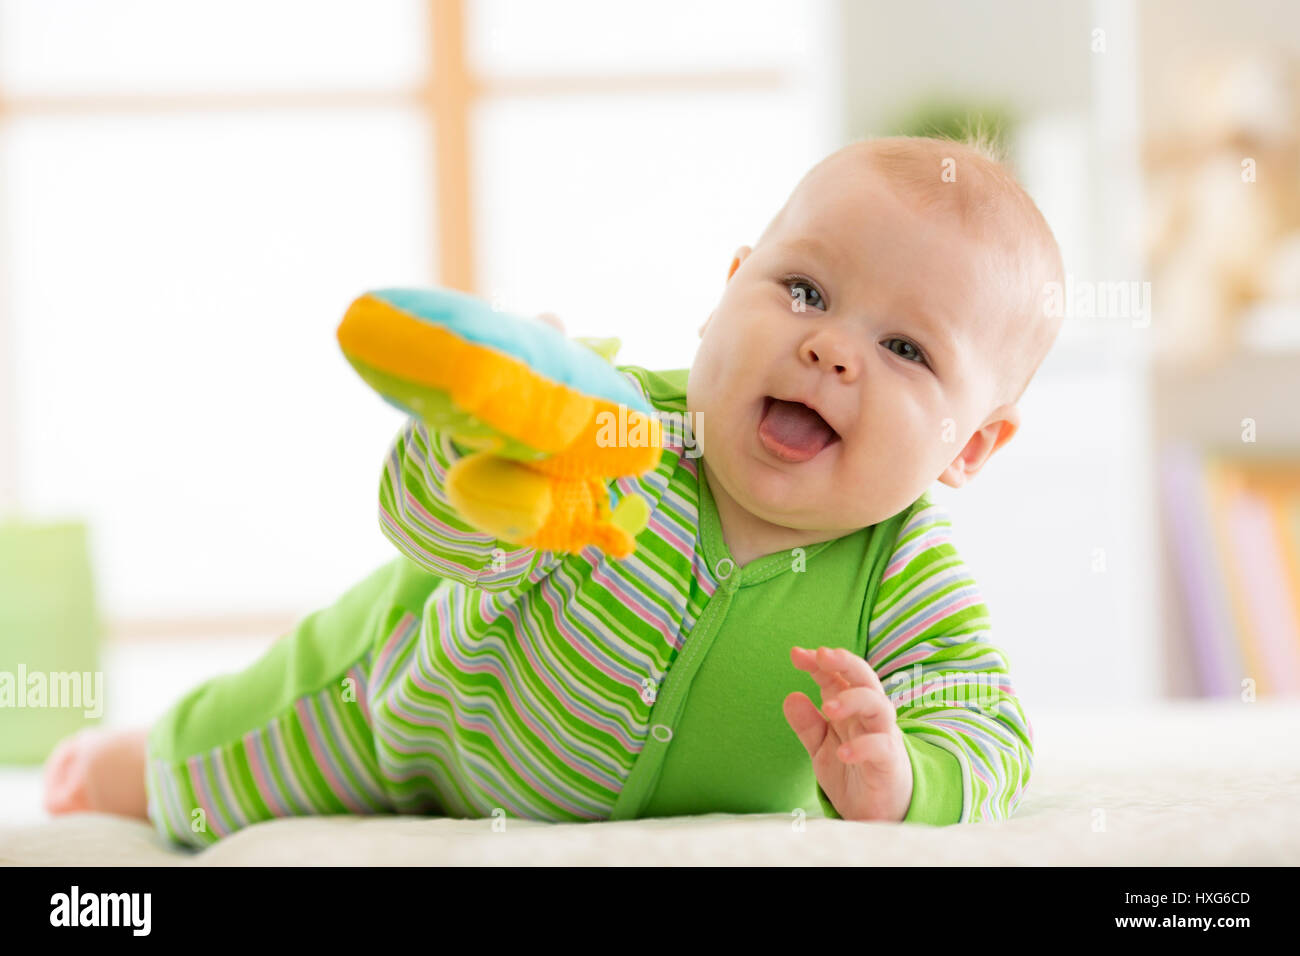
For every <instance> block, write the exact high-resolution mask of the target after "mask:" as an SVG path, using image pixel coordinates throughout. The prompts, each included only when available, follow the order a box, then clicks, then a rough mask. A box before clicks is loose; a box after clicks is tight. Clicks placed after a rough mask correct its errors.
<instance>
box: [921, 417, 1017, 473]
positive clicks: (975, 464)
mask: <svg viewBox="0 0 1300 956" xmlns="http://www.w3.org/2000/svg"><path fill="white" fill-rule="evenodd" d="M1019 430H1020V409H1019V408H1017V407H1016V406H1015V405H1003V406H1001V407H1000V408H997V409H995V410H994V411H993V412H992V414H990V415H989V417H988V418H987V419H985V423H984V425H983V426H982V427H981V428H980V429H979V431H977V432H975V434H973V435H971V436H970V440H968V441H967V442H966V447H964V448H963V449H962V450H961V452H960V454H958V455H957V457H956V458H954V459H953V460H952V462H951V464H949V465H948V467H947V468H945V469H944V470H943V473H942V474H941V475H939V481H941V482H943V483H944V484H945V485H947V486H948V487H950V488H960V487H962V486H963V485H965V484H966V483H967V482H969V481H970V480H971V479H972V478H974V477H975V476H976V475H977V474H979V471H980V469H981V468H983V467H984V464H985V462H987V461H988V460H989V459H990V458H992V457H993V453H994V452H995V451H997V450H998V449H999V448H1001V447H1002V446H1003V445H1005V444H1006V443H1007V442H1009V441H1010V440H1011V437H1012V436H1013V435H1015V433H1016V432H1017V431H1019Z"/></svg>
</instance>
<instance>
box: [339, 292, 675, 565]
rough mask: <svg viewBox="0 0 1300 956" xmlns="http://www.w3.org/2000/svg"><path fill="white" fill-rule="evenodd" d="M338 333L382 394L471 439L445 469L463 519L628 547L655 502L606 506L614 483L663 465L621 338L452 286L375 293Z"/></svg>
mask: <svg viewBox="0 0 1300 956" xmlns="http://www.w3.org/2000/svg"><path fill="white" fill-rule="evenodd" d="M338 339H339V345H340V347H341V348H342V349H343V354H344V355H345V356H346V357H347V360H348V362H349V363H350V364H351V365H352V367H353V368H354V369H356V371H357V373H358V374H360V375H361V377H362V378H363V379H364V380H365V381H366V382H367V383H368V384H369V385H370V386H371V387H372V388H374V389H375V390H376V391H377V392H378V393H379V394H380V395H381V396H382V397H383V398H384V400H385V401H387V402H388V403H389V404H391V405H394V406H395V407H397V408H400V409H401V410H403V411H405V412H407V413H408V414H411V415H415V416H417V417H419V418H420V419H422V420H423V421H424V422H425V424H426V425H427V426H428V427H429V428H430V429H431V430H435V431H442V432H445V433H447V434H449V435H450V436H451V437H452V439H453V440H454V441H455V442H456V444H457V445H459V446H462V448H468V449H471V450H472V451H471V453H469V454H466V455H465V456H464V457H463V458H461V459H460V460H458V461H457V462H456V463H455V464H454V465H453V467H452V468H451V470H450V471H449V472H448V474H447V479H446V492H447V498H448V500H449V501H450V502H451V504H452V506H453V507H454V508H455V509H456V510H457V511H458V512H459V513H460V514H461V516H462V517H463V518H464V519H465V520H466V521H467V522H469V523H470V524H472V525H473V526H474V527H476V528H478V529H479V530H481V531H484V532H486V533H488V534H491V535H493V536H495V537H498V538H500V539H501V540H503V541H508V542H510V543H513V544H522V545H526V546H530V547H535V548H540V549H545V550H552V551H564V552H573V551H579V550H581V549H582V548H584V547H586V546H588V545H594V546H595V547H597V548H599V549H600V550H601V551H604V552H605V553H606V554H608V555H610V556H611V557H615V558H622V557H626V556H628V555H629V554H631V553H632V551H633V549H634V547H635V544H634V539H635V536H636V535H637V533H639V532H640V531H641V529H643V528H644V527H645V524H646V521H647V520H648V518H649V509H648V507H647V506H646V504H645V502H644V500H643V499H642V498H640V497H638V496H637V495H635V494H630V495H626V496H624V497H623V499H622V500H621V501H619V503H618V504H617V505H616V506H615V507H613V508H611V507H610V501H609V496H610V491H609V488H608V484H609V481H610V479H612V478H616V477H621V476H624V475H640V474H644V473H645V472H647V471H650V470H652V469H653V468H654V467H655V466H656V465H658V463H659V457H660V454H661V450H662V447H661V446H662V432H661V429H660V424H659V422H658V420H657V419H656V418H655V417H654V415H653V410H652V409H651V408H650V407H649V406H648V405H647V404H646V403H645V401H644V399H642V397H641V395H640V394H639V393H638V392H637V391H636V390H635V389H634V388H633V387H632V385H631V383H630V382H629V381H628V380H627V379H626V378H624V377H623V375H621V374H620V373H619V372H618V371H617V370H616V369H615V368H614V367H613V365H612V364H611V359H612V355H613V348H616V347H617V342H616V340H600V341H596V340H587V342H586V344H582V343H580V342H579V341H575V340H572V339H568V338H566V337H565V336H564V335H563V334H562V333H560V332H559V331H557V330H555V329H552V328H550V327H549V326H546V325H544V324H542V323H540V322H535V321H532V320H530V319H525V318H521V317H518V316H513V315H510V314H508V313H505V312H499V311H496V310H493V309H492V308H491V307H490V306H489V305H488V304H487V303H485V302H483V301H482V300H480V299H477V298H474V297H473V296H469V295H466V294H464V293H461V292H455V291H452V290H445V289H383V290H379V291H375V292H369V293H366V294H365V295H363V296H361V297H360V298H358V299H357V300H355V301H354V302H353V303H352V305H351V307H350V308H349V309H348V311H347V314H346V315H345V316H344V318H343V322H342V323H341V324H340V326H339V329H338ZM611 342H612V346H611Z"/></svg>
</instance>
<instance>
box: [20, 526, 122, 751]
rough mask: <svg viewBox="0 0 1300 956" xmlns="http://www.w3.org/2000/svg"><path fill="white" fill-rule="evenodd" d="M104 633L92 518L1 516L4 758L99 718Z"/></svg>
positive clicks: (43, 746)
mask: <svg viewBox="0 0 1300 956" xmlns="http://www.w3.org/2000/svg"><path fill="white" fill-rule="evenodd" d="M99 639H100V623H99V619H98V616H97V614H96V611H95V598H94V586H93V575H92V573H91V563H90V556H89V552H88V549H87V533H86V525H85V524H84V523H82V522H79V521H64V522H54V523H33V522H24V521H15V520H10V521H5V522H0V763H10V764H15V763H17V764H35V763H41V762H42V761H44V760H45V758H46V757H48V756H49V754H50V751H51V750H52V749H53V748H54V745H55V744H56V743H58V742H59V740H61V739H62V738H63V737H65V736H67V735H68V734H71V733H75V732H76V731H78V730H80V729H82V728H83V727H87V726H89V725H91V724H93V723H96V722H98V720H99V719H100V717H101V716H102V714H103V710H104V675H103V671H102V670H101V669H100V661H99Z"/></svg>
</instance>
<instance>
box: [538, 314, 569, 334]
mask: <svg viewBox="0 0 1300 956" xmlns="http://www.w3.org/2000/svg"><path fill="white" fill-rule="evenodd" d="M537 317H538V318H539V319H541V320H542V321H543V322H545V323H546V324H547V325H549V326H552V327H554V328H555V329H556V330H558V331H560V332H563V331H564V323H563V322H561V321H560V317H559V316H558V315H556V314H555V313H554V312H542V313H540V314H538V316H537Z"/></svg>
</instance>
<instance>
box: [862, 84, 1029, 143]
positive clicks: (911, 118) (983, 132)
mask: <svg viewBox="0 0 1300 956" xmlns="http://www.w3.org/2000/svg"><path fill="white" fill-rule="evenodd" d="M1016 122H1017V118H1016V114H1015V112H1014V110H1012V109H1011V108H1010V107H1009V106H1004V105H1002V104H1001V103H995V102H987V103H977V102H971V101H966V100H960V99H957V98H954V97H947V96H936V95H931V96H925V97H922V98H920V99H918V100H916V101H914V102H913V103H912V104H911V105H910V106H909V107H907V108H905V109H904V110H903V111H902V112H900V113H898V114H896V115H895V117H894V118H893V120H892V121H890V122H889V123H887V124H886V131H885V135H887V136H933V137H935V138H936V139H951V140H957V141H962V140H965V139H966V138H967V137H976V138H979V139H983V140H984V141H986V142H988V143H989V144H990V145H991V146H993V148H994V149H995V150H996V151H997V152H999V153H1000V154H1002V155H1007V154H1008V153H1009V151H1010V144H1011V136H1012V134H1013V133H1014V131H1015V126H1016Z"/></svg>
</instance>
